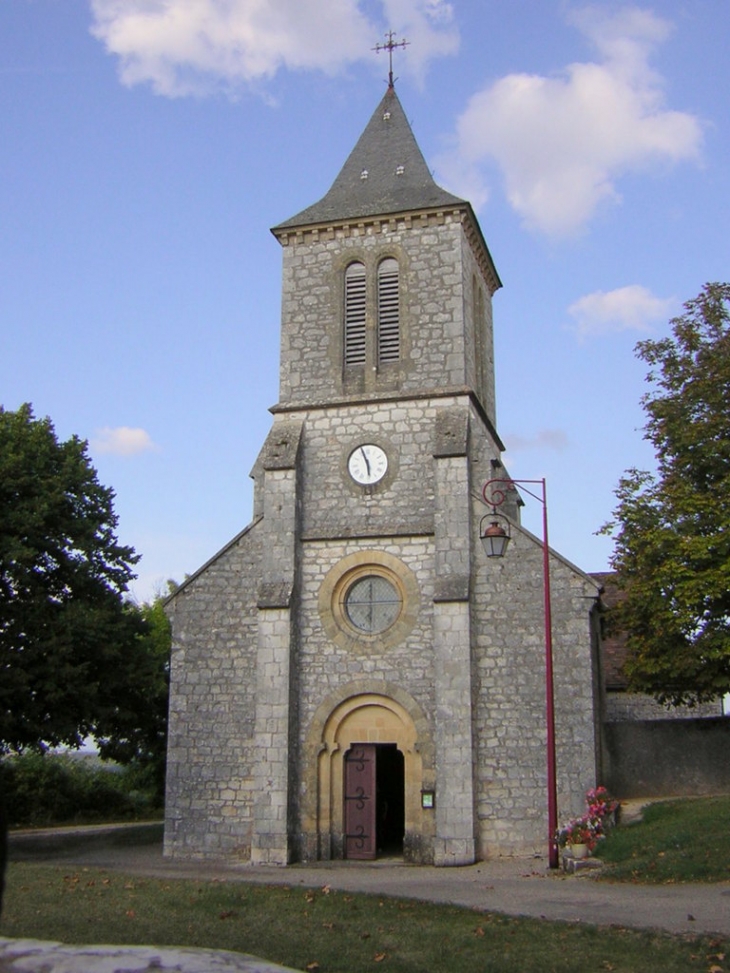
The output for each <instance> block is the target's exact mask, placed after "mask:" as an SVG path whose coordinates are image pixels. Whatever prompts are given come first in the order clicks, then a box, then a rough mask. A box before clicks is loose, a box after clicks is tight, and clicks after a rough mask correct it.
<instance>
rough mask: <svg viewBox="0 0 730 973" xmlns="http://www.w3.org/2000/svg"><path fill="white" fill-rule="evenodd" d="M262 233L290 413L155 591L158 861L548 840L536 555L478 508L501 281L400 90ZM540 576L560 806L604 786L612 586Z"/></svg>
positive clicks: (560, 562)
mask: <svg viewBox="0 0 730 973" xmlns="http://www.w3.org/2000/svg"><path fill="white" fill-rule="evenodd" d="M272 233H273V235H274V237H275V238H276V239H277V241H278V242H279V244H280V245H281V249H282V257H283V279H282V320H281V358H280V380H279V400H278V402H277V404H276V405H274V406H273V407H272V408H271V413H272V415H273V422H272V426H271V430H270V433H269V435H268V437H267V439H266V441H265V442H264V444H263V446H262V448H261V452H260V454H259V456H258V458H257V460H256V462H255V464H254V467H253V470H252V474H251V475H252V477H253V479H254V484H255V485H254V504H253V516H252V519H251V521H250V523H249V524H248V526H247V527H245V528H244V529H243V530H242V531H241V533H240V534H238V535H237V536H236V537H234V538H233V539H232V540H231V541H230V543H229V544H227V545H226V547H224V548H223V550H221V551H220V552H219V553H218V554H216V555H215V556H214V557H213V558H212V559H211V560H210V561H209V562H208V563H207V564H205V565H203V567H201V568H200V569H199V570H198V571H197V572H196V573H195V574H193V575H192V576H191V577H190V578H188V579H187V580H186V581H185V583H184V584H182V585H181V586H180V588H179V589H178V590H177V592H176V593H175V594H174V595H173V596H172V598H171V599H170V600H169V602H168V604H167V610H168V613H169V616H170V619H171V623H172V630H173V649H172V660H171V687H170V693H171V696H170V722H169V743H168V769H167V800H166V819H165V854H167V855H169V856H172V857H175V858H195V859H204V858H211V859H213V858H215V859H227V860H231V861H239V862H250V863H251V864H277V865H286V864H288V863H291V862H297V861H316V860H329V859H342V858H346V859H355V860H357V859H365V860H368V859H374V858H377V857H380V856H384V855H387V856H389V857H393V856H397V857H400V858H402V859H403V860H404V861H406V862H410V863H423V864H435V865H463V864H469V863H472V862H474V861H476V860H479V859H485V858H492V857H496V856H499V855H520V854H533V853H543V854H544V852H545V850H546V847H547V844H548V835H549V831H548V815H547V803H546V802H547V798H546V793H547V788H548V776H549V775H548V771H547V769H546V756H545V755H546V744H547V736H548V733H547V729H546V677H545V633H544V606H543V568H544V565H543V546H542V542H541V540H540V539H539V538H537V537H535V536H534V535H533V534H531V533H530V532H529V531H527V530H526V529H525V528H523V527H522V526H521V525H520V508H521V506H522V499H521V496H520V493H519V492H518V491H517V490H515V489H514V487H511V486H510V488H509V489H508V490H507V491H506V494H505V502H504V503H503V504H502V505H501V506H500V508H499V514H496V513H493V512H492V510H491V508H490V507H488V506H486V505H485V500H484V496H483V488H484V484H485V483H487V482H488V481H490V480H492V481H493V480H501V481H507V482H508V483H509V482H510V481H509V475H508V473H507V471H506V470H505V469H504V467H503V466H502V461H501V454H502V452H503V449H504V447H503V444H502V442H501V440H500V437H499V434H498V432H497V419H496V408H495V383H494V357H493V318H492V298H493V296H494V294H495V292H496V291H497V290H498V289H499V287H500V286H501V283H500V279H499V276H498V274H497V271H496V269H495V265H494V262H493V260H492V257H491V255H490V251H489V248H488V247H487V244H486V241H485V239H484V236H483V233H482V230H481V228H480V226H479V223H478V221H477V219H476V216H475V214H474V212H473V210H472V207H471V205H470V203H469V202H467V201H465V200H463V199H460V198H458V197H457V196H454V195H452V194H451V193H448V192H446V191H445V190H443V189H441V188H440V187H439V186H438V185H437V184H436V183H435V181H434V179H433V177H432V175H431V172H430V170H429V168H428V166H427V164H426V162H425V160H424V157H423V155H422V153H421V150H420V149H419V147H418V144H417V142H416V140H415V137H414V134H413V131H412V129H411V127H410V125H409V123H408V120H407V117H406V115H405V113H404V111H403V108H402V106H401V103H400V101H399V99H398V96H397V94H396V92H395V90H394V87H393V85H392V79H391V84H390V85H389V87H388V88H387V91H386V93H385V95H384V97H383V98H382V100H381V102H380V104H379V105H378V106H377V108H376V109H375V112H374V114H373V115H372V117H371V119H370V121H369V122H368V124H367V126H366V127H365V129H364V131H363V133H362V135H361V136H360V139H359V140H358V142H357V144H356V145H355V147H354V149H353V150H352V152H351V154H350V156H349V157H348V159H347V160H346V162H345V164H344V166H343V168H342V170H341V171H340V173H339V175H338V176H337V178H336V179H335V181H334V183H333V184H332V187H331V189H330V190H329V191H328V192H327V194H326V195H325V196H324V197H323V198H322V199H321V200H320V201H319V202H317V203H314V205H311V206H309V207H308V208H306V209H304V210H302V211H301V212H300V213H298V214H297V215H296V216H293V217H292V218H291V219H288V220H286V221H285V222H283V223H280V224H278V225H277V226H275V227H274V228H273V230H272ZM516 340H517V336H516ZM201 502H204V498H201ZM485 515H487V519H488V521H489V522H492V521H495V522H497V523H501V522H503V521H504V522H507V526H508V531H509V534H510V535H511V543H510V545H509V550H508V551H507V552H506V553H505V555H504V557H499V558H497V557H492V558H489V557H487V556H486V555H485V552H484V550H483V547H482V544H481V542H480V537H481V534H482V532H483V528H482V525H483V522H484V518H485ZM499 530H503V528H501V527H500V528H499ZM549 572H550V578H551V588H552V598H551V602H552V634H553V680H554V693H553V695H554V722H555V750H556V795H557V803H558V807H559V814H560V818H561V820H562V819H563V818H564V817H567V816H569V815H573V814H575V813H580V812H581V811H582V809H583V800H584V794H585V792H586V790H587V789H588V788H590V787H592V786H594V785H595V783H596V779H597V774H598V773H599V763H600V752H599V749H600V748H599V733H598V729H599V728H598V725H597V722H596V719H597V717H596V713H597V711H598V707H597V705H596V700H597V696H598V692H599V686H598V675H597V653H598V647H599V626H598V624H597V622H598V611H599V592H600V587H599V584H598V582H597V581H595V580H594V579H592V578H591V577H589V576H588V575H587V574H585V573H583V572H582V571H581V570H579V569H578V568H577V567H575V566H574V565H572V564H571V563H570V562H569V561H567V560H566V559H565V558H563V557H561V556H560V554H558V553H557V552H555V551H554V550H550V551H549Z"/></svg>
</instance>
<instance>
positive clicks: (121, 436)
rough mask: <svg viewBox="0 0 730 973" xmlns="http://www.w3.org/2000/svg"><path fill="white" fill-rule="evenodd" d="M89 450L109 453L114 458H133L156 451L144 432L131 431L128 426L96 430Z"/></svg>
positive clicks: (139, 430) (140, 430) (141, 430)
mask: <svg viewBox="0 0 730 973" xmlns="http://www.w3.org/2000/svg"><path fill="white" fill-rule="evenodd" d="M91 448H92V449H93V450H94V451H95V452H97V453H111V454H112V455H114V456H135V455H136V454H137V453H147V452H149V451H150V450H152V449H157V447H156V445H155V443H154V442H153V441H152V437H151V436H150V434H149V433H148V432H146V430H144V429H131V428H130V427H129V426H117V427H116V428H115V429H112V428H111V427H109V426H106V427H104V428H103V429H98V430H97V432H96V436H95V437H94V438H93V439H92V440H91Z"/></svg>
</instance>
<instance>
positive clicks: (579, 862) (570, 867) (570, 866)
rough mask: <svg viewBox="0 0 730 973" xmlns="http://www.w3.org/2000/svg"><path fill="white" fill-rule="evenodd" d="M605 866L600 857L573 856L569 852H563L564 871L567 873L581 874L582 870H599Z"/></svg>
mask: <svg viewBox="0 0 730 973" xmlns="http://www.w3.org/2000/svg"><path fill="white" fill-rule="evenodd" d="M602 868H603V862H602V861H601V860H600V858H573V856H572V855H571V854H570V853H568V852H564V853H563V871H564V872H565V873H566V874H567V875H579V874H580V873H581V872H586V873H587V872H597V871H600V870H601V869H602Z"/></svg>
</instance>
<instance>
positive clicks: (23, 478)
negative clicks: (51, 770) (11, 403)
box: [0, 405, 144, 753]
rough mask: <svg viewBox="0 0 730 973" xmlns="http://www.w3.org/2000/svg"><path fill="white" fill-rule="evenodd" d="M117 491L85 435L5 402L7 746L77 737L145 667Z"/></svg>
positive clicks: (1, 434)
mask: <svg viewBox="0 0 730 973" xmlns="http://www.w3.org/2000/svg"><path fill="white" fill-rule="evenodd" d="M113 500H114V493H113V491H112V490H111V489H109V488H107V487H103V486H102V485H101V484H100V483H99V481H98V479H97V475H96V471H95V470H94V468H93V467H92V465H91V463H90V460H89V457H88V454H87V448H86V443H84V442H83V441H81V440H80V439H79V438H78V437H76V436H73V437H72V438H71V439H69V440H67V441H66V442H59V441H58V440H57V438H56V434H55V431H54V428H53V425H52V423H51V421H50V419H48V418H46V419H36V418H35V417H34V416H33V411H32V409H31V406H30V405H23V406H22V407H21V408H20V409H18V411H17V412H9V411H5V410H4V409H3V408H2V407H0V753H1V752H9V751H16V752H19V751H22V750H24V749H27V748H34V749H38V750H43V749H45V748H46V747H47V746H48V745H52V746H56V745H59V744H65V745H67V746H71V747H75V746H79V745H80V744H81V742H82V741H83V739H84V738H85V737H86V736H88V735H89V734H93V733H95V732H96V730H97V727H98V726H102V725H104V724H105V722H108V721H109V719H110V714H112V713H113V712H114V711H115V709H118V700H119V697H120V693H122V692H123V690H124V688H125V687H127V688H128V687H130V686H134V684H135V681H137V682H138V681H139V678H140V675H143V672H142V673H140V672H139V671H138V667H139V664H140V657H141V656H142V655H143V654H144V653H142V652H141V651H140V650H139V646H140V645H141V644H142V642H141V636H142V634H143V632H144V626H143V624H142V623H143V619H142V618H141V617H140V615H139V613H135V612H132V611H129V610H128V609H127V608H126V607H125V604H124V593H125V592H126V589H127V584H128V583H129V581H130V580H131V579H132V578H133V577H134V574H133V570H132V569H133V565H134V564H135V563H136V562H137V561H138V559H139V558H138V555H136V554H135V552H134V550H133V549H132V548H131V547H123V546H121V545H120V544H119V543H118V542H117V538H116V536H115V530H116V527H117V517H116V515H115V513H114V509H113Z"/></svg>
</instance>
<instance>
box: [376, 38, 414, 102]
mask: <svg viewBox="0 0 730 973" xmlns="http://www.w3.org/2000/svg"><path fill="white" fill-rule="evenodd" d="M385 36H386V37H387V38H388V39H387V41H386V42H385V44H376V45H375V47H374V48H373V50H374V51H375V53H376V54H380V52H381V51H387V52H388V60H389V65H390V70H389V71H388V87H389V88H392V87H393V85H394V81H395V79H394V78H393V51H394V50H395V49H396V48H397V47H402V48H403V50H405V49H406V47H407V46H408V44H409V43H410V42H409V41H407V40H405V39H404V40H402V41H395V40H393V38H394V37H395V31H392V30H389V31H388V32H387V33H386V35H385Z"/></svg>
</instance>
